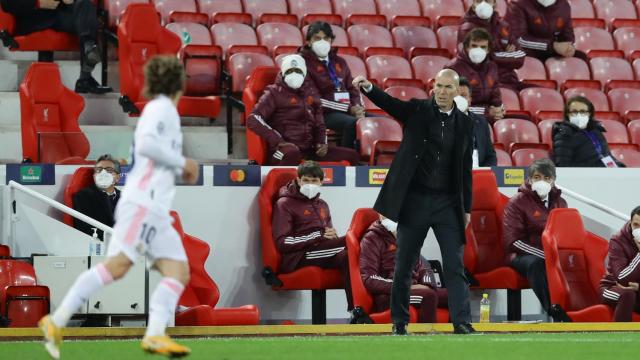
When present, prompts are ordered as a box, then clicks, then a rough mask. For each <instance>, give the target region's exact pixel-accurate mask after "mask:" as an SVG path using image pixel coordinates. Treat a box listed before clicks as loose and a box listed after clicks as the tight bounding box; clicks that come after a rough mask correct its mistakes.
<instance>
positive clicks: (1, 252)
mask: <svg viewBox="0 0 640 360" xmlns="http://www.w3.org/2000/svg"><path fill="white" fill-rule="evenodd" d="M10 257H11V248H10V247H9V246H7V245H0V259H8V258H10Z"/></svg>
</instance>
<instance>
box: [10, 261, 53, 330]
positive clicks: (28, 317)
mask: <svg viewBox="0 0 640 360" xmlns="http://www.w3.org/2000/svg"><path fill="white" fill-rule="evenodd" d="M49 299H50V294H49V288H48V287H46V286H40V285H38V284H37V282H36V273H35V270H34V269H33V266H31V265H30V264H28V263H26V262H24V261H20V260H0V314H2V315H3V316H5V317H7V318H9V319H11V325H10V326H11V327H36V326H37V324H38V320H40V318H42V317H43V316H45V315H46V314H48V313H49V307H50V302H49V301H50V300H49Z"/></svg>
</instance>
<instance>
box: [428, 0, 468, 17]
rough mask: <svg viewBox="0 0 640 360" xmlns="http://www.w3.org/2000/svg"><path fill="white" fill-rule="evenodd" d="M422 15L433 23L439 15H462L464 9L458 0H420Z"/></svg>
mask: <svg viewBox="0 0 640 360" xmlns="http://www.w3.org/2000/svg"><path fill="white" fill-rule="evenodd" d="M420 7H421V8H422V15H423V16H426V17H428V18H430V19H431V22H432V23H435V22H436V21H437V20H438V18H439V17H441V16H457V17H462V16H464V13H465V10H464V5H463V4H462V1H460V0H420Z"/></svg>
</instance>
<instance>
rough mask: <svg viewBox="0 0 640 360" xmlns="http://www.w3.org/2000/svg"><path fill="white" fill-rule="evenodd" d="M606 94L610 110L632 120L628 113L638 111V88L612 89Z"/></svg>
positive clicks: (639, 102) (639, 98) (639, 91)
mask: <svg viewBox="0 0 640 360" xmlns="http://www.w3.org/2000/svg"><path fill="white" fill-rule="evenodd" d="M607 96H608V97H609V103H610V104H611V110H613V111H617V112H618V113H620V114H621V115H623V116H625V117H626V120H627V121H628V120H633V119H630V118H629V114H630V113H632V112H633V111H640V90H638V89H625V88H620V89H613V90H610V91H609V92H608V93H607Z"/></svg>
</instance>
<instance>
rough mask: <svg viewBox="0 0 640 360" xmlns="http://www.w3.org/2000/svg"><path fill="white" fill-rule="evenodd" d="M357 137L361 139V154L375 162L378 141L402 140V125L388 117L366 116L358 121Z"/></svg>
mask: <svg viewBox="0 0 640 360" xmlns="http://www.w3.org/2000/svg"><path fill="white" fill-rule="evenodd" d="M356 138H357V139H358V140H359V141H360V156H362V158H364V159H369V160H370V163H372V164H373V163H374V162H375V156H376V147H375V143H376V141H381V140H383V141H402V125H400V123H399V122H397V121H395V120H393V119H390V118H386V117H366V118H362V119H359V120H358V122H357V123H356Z"/></svg>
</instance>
